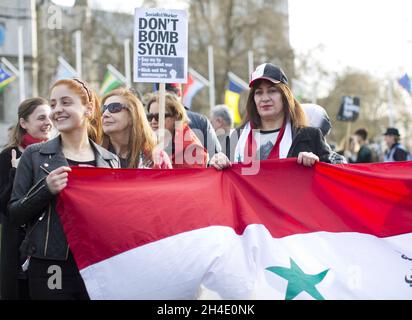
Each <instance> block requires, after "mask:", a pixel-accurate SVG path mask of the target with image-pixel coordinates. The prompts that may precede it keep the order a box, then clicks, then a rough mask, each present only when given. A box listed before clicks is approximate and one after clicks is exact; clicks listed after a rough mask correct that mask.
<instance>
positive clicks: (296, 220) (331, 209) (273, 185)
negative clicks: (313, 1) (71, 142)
mask: <svg viewBox="0 0 412 320" xmlns="http://www.w3.org/2000/svg"><path fill="white" fill-rule="evenodd" d="M260 166H261V167H260V171H259V174H257V175H242V174H241V169H242V166H241V165H234V166H233V167H232V168H230V169H227V170H223V171H217V170H215V169H213V168H209V169H181V170H138V169H114V170H112V169H99V168H73V171H72V172H71V173H70V174H69V183H68V186H67V188H65V189H64V191H63V192H61V194H60V197H59V203H58V212H59V214H60V216H61V219H62V221H63V224H64V229H65V232H66V235H67V238H68V241H69V243H70V247H71V250H72V251H73V253H74V256H75V258H76V261H77V263H78V266H79V268H80V269H82V268H85V267H87V266H89V265H91V264H93V263H96V262H99V261H102V260H105V259H107V258H109V257H111V256H114V255H116V254H119V253H122V252H124V251H127V250H130V249H133V248H136V247H138V246H141V245H144V244H147V243H150V242H153V241H157V240H160V239H163V238H165V237H169V236H173V235H176V234H179V233H181V232H186V231H191V230H195V229H199V228H204V227H208V226H228V227H231V228H233V229H234V231H235V232H236V233H237V234H242V233H243V231H244V229H245V228H246V227H247V226H248V225H249V224H264V225H265V226H266V228H267V229H268V230H269V232H270V233H271V234H272V236H273V237H275V238H279V237H285V236H289V235H293V234H298V233H308V232H317V231H327V232H360V233H366V234H371V235H375V236H377V237H388V236H394V235H399V234H404V233H410V232H412V170H411V169H412V162H397V163H379V164H367V165H362V164H357V165H329V164H325V163H318V164H316V165H315V167H313V168H307V167H304V166H302V165H298V164H297V163H296V159H282V160H268V161H262V162H261V163H260ZM194 245H196V244H194Z"/></svg>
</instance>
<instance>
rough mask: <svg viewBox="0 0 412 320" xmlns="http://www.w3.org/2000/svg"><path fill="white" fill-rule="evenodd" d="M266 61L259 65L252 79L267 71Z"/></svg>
mask: <svg viewBox="0 0 412 320" xmlns="http://www.w3.org/2000/svg"><path fill="white" fill-rule="evenodd" d="M265 67H266V63H263V64H261V65H259V66H258V67H257V68H256V70H255V71H254V72H253V73H252V80H254V79H256V78H260V77H261V76H263V74H264V73H265Z"/></svg>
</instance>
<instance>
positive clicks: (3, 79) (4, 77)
mask: <svg viewBox="0 0 412 320" xmlns="http://www.w3.org/2000/svg"><path fill="white" fill-rule="evenodd" d="M14 79H16V76H14V75H13V76H12V75H10V74H8V73H7V72H6V71H4V69H3V68H2V67H0V92H3V90H4V88H5V87H6V86H7V85H8V84H9V83H10V82H12V81H13V80H14Z"/></svg>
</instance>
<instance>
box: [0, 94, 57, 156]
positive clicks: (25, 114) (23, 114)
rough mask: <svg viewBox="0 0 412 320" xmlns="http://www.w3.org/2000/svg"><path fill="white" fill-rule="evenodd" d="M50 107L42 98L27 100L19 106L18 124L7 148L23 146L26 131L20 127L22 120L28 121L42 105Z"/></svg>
mask: <svg viewBox="0 0 412 320" xmlns="http://www.w3.org/2000/svg"><path fill="white" fill-rule="evenodd" d="M44 104H45V105H49V102H48V101H47V100H46V99H44V98H42V97H35V98H31V99H26V100H24V101H23V102H22V103H20V105H19V109H18V110H17V123H16V125H15V127H14V128H13V131H12V133H11V136H10V141H9V142H8V143H7V145H6V148H7V147H11V148H14V147H17V146H19V145H20V144H21V142H22V140H23V135H24V134H25V133H26V129H24V128H23V127H22V126H21V125H20V119H24V120H25V121H28V119H29V116H30V115H31V114H32V113H33V112H34V110H36V108H37V107H38V106H41V105H44Z"/></svg>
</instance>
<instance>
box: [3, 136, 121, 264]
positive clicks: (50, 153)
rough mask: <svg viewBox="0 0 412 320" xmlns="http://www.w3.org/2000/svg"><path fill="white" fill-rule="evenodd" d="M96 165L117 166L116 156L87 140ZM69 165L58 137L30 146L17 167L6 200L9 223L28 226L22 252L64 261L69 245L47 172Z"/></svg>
mask: <svg viewBox="0 0 412 320" xmlns="http://www.w3.org/2000/svg"><path fill="white" fill-rule="evenodd" d="M90 143H91V145H92V148H93V150H94V154H95V158H96V165H97V167H103V168H104V167H107V168H110V167H111V168H119V160H118V158H117V156H116V155H114V154H112V153H110V152H109V151H107V150H106V149H104V148H102V147H100V146H98V145H97V144H95V143H94V142H93V141H90ZM40 166H43V167H44V168H46V169H47V170H48V171H49V172H51V171H53V170H54V169H57V168H59V167H61V166H68V163H67V160H66V158H65V157H64V154H63V152H62V149H61V139H60V136H58V137H57V138H54V139H52V140H50V141H48V142H45V143H38V144H33V145H31V146H29V147H28V148H27V149H26V150H25V151H24V152H23V155H22V157H21V160H20V162H19V165H18V167H17V172H16V177H15V179H14V186H13V192H12V195H11V199H10V202H9V216H10V221H11V223H13V224H15V225H23V224H26V226H27V233H26V239H25V240H24V241H23V244H22V246H21V248H20V250H21V251H22V253H23V254H25V255H27V256H33V257H36V258H41V259H52V260H66V259H67V257H68V253H69V246H68V244H67V241H66V236H65V234H64V231H63V226H62V224H61V222H60V218H59V216H58V214H57V213H56V201H57V196H56V195H53V194H52V193H51V192H50V190H49V188H48V186H47V184H46V177H47V175H48V174H47V173H46V172H45V171H43V169H41V168H40Z"/></svg>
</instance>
